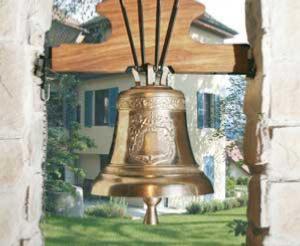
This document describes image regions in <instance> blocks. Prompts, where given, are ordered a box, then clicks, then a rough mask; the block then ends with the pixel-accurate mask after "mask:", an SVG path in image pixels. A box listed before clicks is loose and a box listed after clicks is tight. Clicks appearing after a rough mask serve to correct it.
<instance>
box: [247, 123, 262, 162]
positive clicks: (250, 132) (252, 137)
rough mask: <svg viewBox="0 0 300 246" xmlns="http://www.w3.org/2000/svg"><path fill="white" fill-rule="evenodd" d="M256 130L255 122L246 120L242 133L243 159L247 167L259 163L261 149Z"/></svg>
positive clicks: (256, 124)
mask: <svg viewBox="0 0 300 246" xmlns="http://www.w3.org/2000/svg"><path fill="white" fill-rule="evenodd" d="M257 128H258V122H257V121H255V120H249V119H247V123H246V126H245V133H244V159H245V162H246V164H248V165H249V164H255V163H258V162H260V154H261V149H260V139H259V136H258V132H257Z"/></svg>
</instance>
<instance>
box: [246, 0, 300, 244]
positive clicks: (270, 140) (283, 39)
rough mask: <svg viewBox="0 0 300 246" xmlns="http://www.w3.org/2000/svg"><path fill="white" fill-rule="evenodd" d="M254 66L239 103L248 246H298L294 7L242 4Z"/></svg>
mask: <svg viewBox="0 0 300 246" xmlns="http://www.w3.org/2000/svg"><path fill="white" fill-rule="evenodd" d="M246 4H247V15H246V16H247V31H248V37H249V42H250V43H251V45H252V47H253V53H254V57H255V60H256V65H257V74H256V77H255V78H254V79H253V80H249V83H248V84H249V86H248V89H247V95H246V100H245V113H246V114H247V118H248V122H247V127H246V135H245V143H244V149H245V158H246V161H247V164H248V165H249V166H250V169H251V170H252V174H253V176H252V179H251V182H250V184H249V192H250V201H249V208H248V220H249V222H250V226H249V229H248V238H247V244H248V245H272V246H273V245H299V241H300V234H299V230H300V229H299V224H300V217H299V214H300V205H299V203H300V200H299V197H300V189H299V186H300V172H299V163H300V142H299V138H300V110H299V106H300V97H299V95H300V85H299V82H300V74H299V71H298V70H299V64H300V58H299V57H300V56H299V54H300V42H299V41H300V32H299V31H297V30H299V27H300V15H299V13H300V2H299V1H271V0H247V1H246Z"/></svg>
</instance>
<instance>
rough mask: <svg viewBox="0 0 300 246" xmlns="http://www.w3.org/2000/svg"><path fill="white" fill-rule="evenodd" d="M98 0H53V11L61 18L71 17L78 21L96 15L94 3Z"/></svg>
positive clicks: (83, 20)
mask: <svg viewBox="0 0 300 246" xmlns="http://www.w3.org/2000/svg"><path fill="white" fill-rule="evenodd" d="M99 2H101V1H99V0H54V3H53V9H54V13H58V15H59V16H61V18H62V19H65V18H69V17H72V18H73V19H76V20H77V21H79V22H80V23H82V22H85V21H87V20H89V19H91V18H92V17H93V16H96V5H97V3H99Z"/></svg>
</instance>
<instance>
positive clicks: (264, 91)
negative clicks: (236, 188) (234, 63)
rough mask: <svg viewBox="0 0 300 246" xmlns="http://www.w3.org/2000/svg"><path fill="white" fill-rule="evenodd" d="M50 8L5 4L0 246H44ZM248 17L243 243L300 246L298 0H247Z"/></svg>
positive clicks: (0, 8)
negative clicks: (41, 60) (250, 75)
mask: <svg viewBox="0 0 300 246" xmlns="http://www.w3.org/2000/svg"><path fill="white" fill-rule="evenodd" d="M24 6H26V8H24ZM51 7H52V1H51V0H44V1H30V2H28V1H27V0H26V1H25V0H19V1H18V4H16V2H15V1H5V2H4V3H3V4H0V14H1V16H3V17H5V20H6V21H4V22H3V23H4V24H3V25H2V26H1V28H0V36H1V40H0V43H1V47H0V49H1V55H0V59H1V61H2V63H1V69H2V70H1V97H0V100H1V105H2V106H1V110H0V111H1V119H2V120H1V127H0V129H1V133H0V144H1V162H0V163H1V164H0V170H1V172H0V190H1V192H0V194H1V199H0V231H1V235H2V236H1V238H0V244H1V245H28V246H29V245H34V246H38V245H43V237H42V233H41V231H40V228H39V220H40V218H41V216H42V192H43V182H42V170H41V165H42V162H43V160H44V158H45V157H44V156H43V153H44V143H45V141H46V136H45V132H44V131H45V126H46V122H45V112H44V108H45V103H44V102H42V101H41V100H40V87H39V84H40V83H41V81H40V79H39V78H37V77H36V76H34V75H33V73H32V68H33V64H34V59H33V57H38V55H39V54H41V53H42V50H43V47H44V43H43V41H44V34H45V33H46V31H47V30H48V29H49V28H50V24H51ZM246 10H247V15H246V18H247V30H248V38H249V42H250V43H251V45H252V51H253V55H254V58H255V61H256V66H257V73H256V77H255V78H254V79H249V85H248V88H247V93H246V104H245V112H246V114H247V116H248V120H247V126H246V133H245V149H244V151H245V154H244V155H245V159H246V161H247V164H248V166H249V167H250V170H251V173H252V178H251V181H250V184H249V205H248V221H249V229H248V232H247V244H248V245H298V244H299V224H300V223H299V218H298V216H297V215H298V214H299V211H300V201H299V199H298V197H299V190H300V182H299V180H300V177H299V173H300V172H299V170H298V166H299V165H297V163H298V162H299V158H298V154H297V153H299V152H300V149H299V143H298V139H299V137H298V136H299V132H300V117H299V110H298V108H299V103H300V102H299V96H298V95H299V85H298V84H297V83H298V81H299V73H298V67H299V66H298V65H299V61H298V57H299V50H300V49H299V48H300V47H299V44H300V42H299V40H300V38H299V33H298V32H297V30H298V29H299V23H300V20H299V16H300V15H299V12H300V6H299V2H298V1H289V2H286V1H272V3H271V2H270V1H262V0H247V1H246ZM291 47H293V49H291ZM25 85H26V86H25ZM271 98H272V100H271ZM269 132H271V134H269ZM28 186H30V187H31V188H30V191H31V192H30V193H29V196H27V192H26V190H27V188H28ZM25 204H28V205H26V209H24V205H25ZM287 208H288V209H287ZM25 211H27V212H28V220H27V219H26V216H24V214H25V213H26V214H27V212H25Z"/></svg>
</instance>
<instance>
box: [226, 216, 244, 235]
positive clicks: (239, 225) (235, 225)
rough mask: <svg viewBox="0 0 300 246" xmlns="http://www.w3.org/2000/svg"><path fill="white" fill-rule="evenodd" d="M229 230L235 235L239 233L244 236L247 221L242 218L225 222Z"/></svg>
mask: <svg viewBox="0 0 300 246" xmlns="http://www.w3.org/2000/svg"><path fill="white" fill-rule="evenodd" d="M227 226H228V227H229V228H230V232H232V233H234V235H235V236H236V237H237V236H239V235H241V236H245V235H246V232H247V227H248V222H247V221H244V220H233V221H231V222H229V223H228V224H227Z"/></svg>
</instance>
